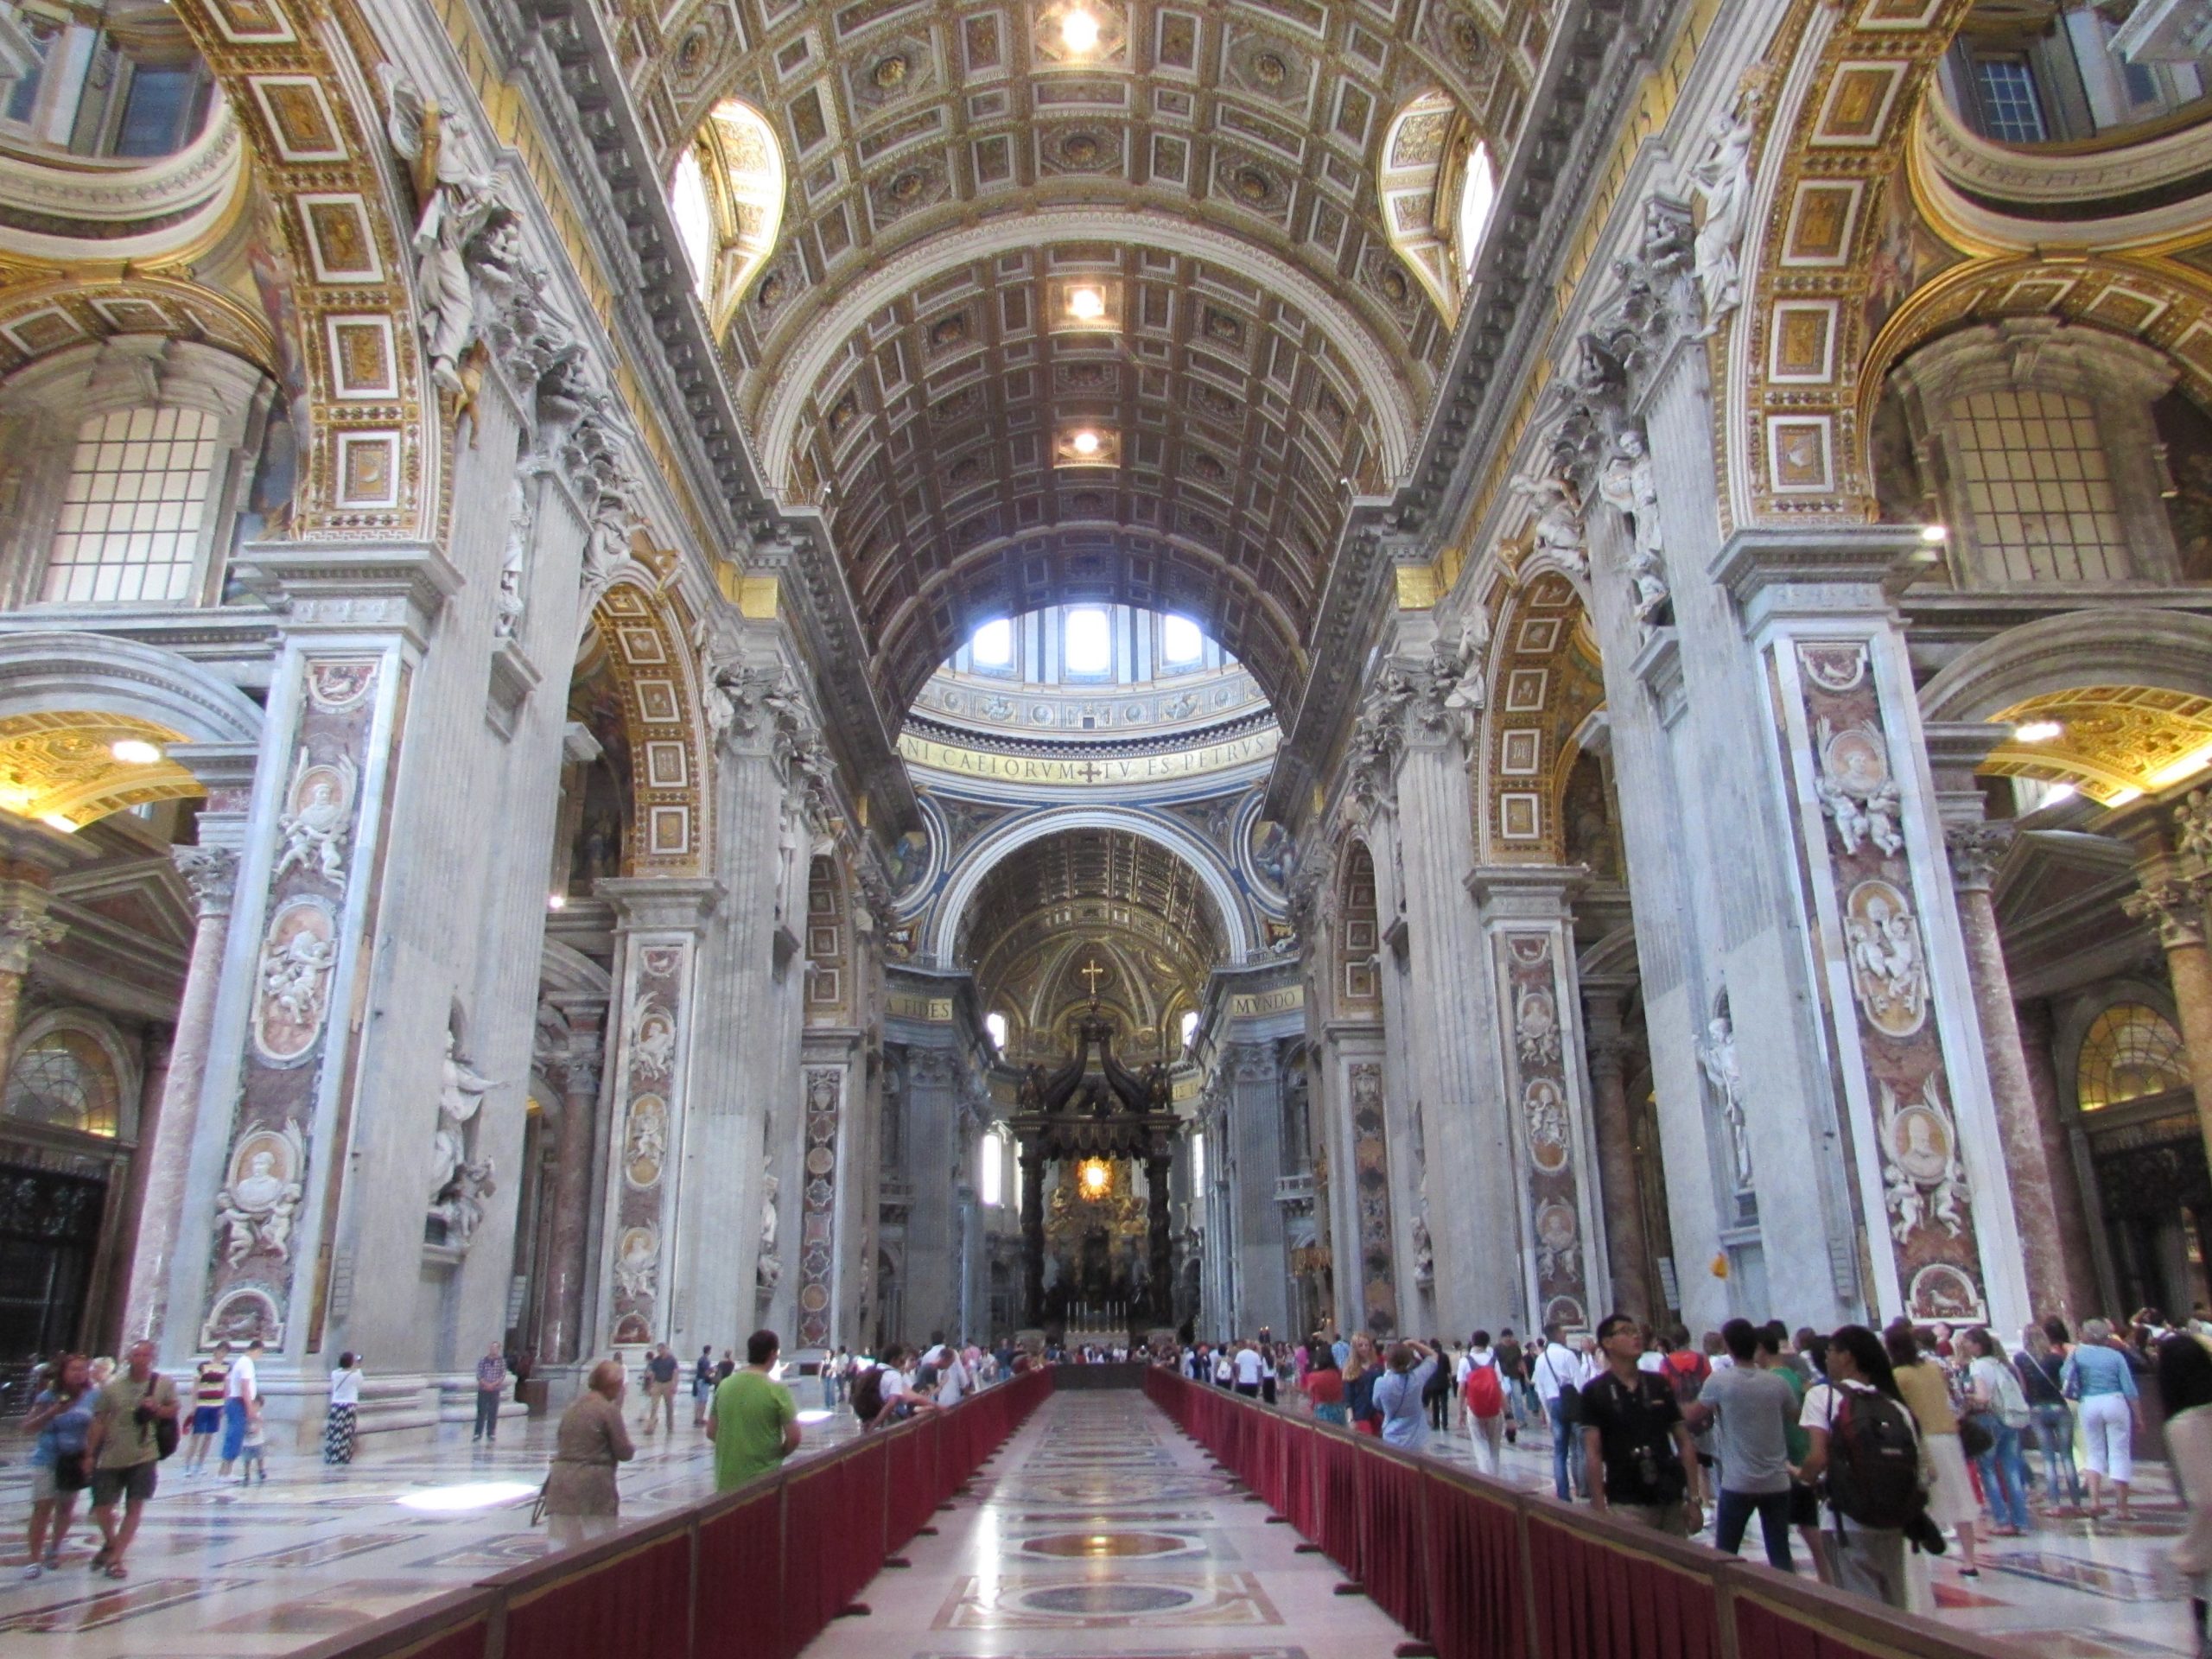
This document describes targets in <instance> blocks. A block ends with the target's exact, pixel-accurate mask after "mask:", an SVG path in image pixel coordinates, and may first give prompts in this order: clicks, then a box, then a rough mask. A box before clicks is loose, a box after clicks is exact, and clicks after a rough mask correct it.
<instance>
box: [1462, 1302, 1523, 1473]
mask: <svg viewBox="0 0 2212 1659" xmlns="http://www.w3.org/2000/svg"><path fill="white" fill-rule="evenodd" d="M1463 1363H1465V1367H1466V1380H1465V1382H1463V1383H1460V1385H1459V1400H1460V1405H1461V1409H1462V1413H1463V1414H1464V1415H1465V1418H1466V1420H1467V1435H1468V1440H1469V1443H1470V1445H1471V1447H1472V1449H1473V1452H1474V1454H1475V1469H1476V1471H1477V1472H1478V1473H1480V1474H1485V1475H1496V1474H1497V1473H1498V1472H1499V1459H1500V1458H1501V1456H1502V1455H1503V1454H1502V1453H1501V1452H1500V1450H1499V1448H1500V1446H1502V1445H1503V1442H1504V1439H1505V1430H1506V1427H1507V1423H1506V1411H1507V1406H1506V1390H1507V1389H1508V1388H1509V1387H1510V1384H1509V1383H1507V1382H1506V1380H1505V1375H1504V1370H1503V1364H1502V1363H1501V1361H1500V1359H1499V1357H1498V1352H1497V1350H1496V1349H1493V1348H1492V1347H1491V1345H1490V1332H1487V1331H1478V1332H1475V1333H1474V1335H1473V1336H1472V1337H1471V1338H1469V1339H1468V1342H1467V1352H1466V1357H1465V1361H1464V1362H1463Z"/></svg>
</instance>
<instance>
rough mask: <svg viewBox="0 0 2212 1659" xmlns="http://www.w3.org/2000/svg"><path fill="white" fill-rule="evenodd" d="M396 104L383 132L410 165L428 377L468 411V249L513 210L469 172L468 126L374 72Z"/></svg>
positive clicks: (471, 302)
mask: <svg viewBox="0 0 2212 1659" xmlns="http://www.w3.org/2000/svg"><path fill="white" fill-rule="evenodd" d="M377 79H378V80H380V81H381V82H382V83H383V84H384V89H385V98H386V99H387V100H388V101H389V103H390V105H391V115H390V117H389V118H387V120H386V123H385V131H386V134H387V135H388V136H389V137H390V138H391V147H392V149H394V150H396V151H397V153H398V154H399V156H400V157H401V159H402V160H404V161H405V162H408V163H409V171H410V177H411V178H412V181H413V182H414V186H415V200H416V203H417V204H418V206H419V208H420V213H419V216H418V217H417V218H416V221H415V238H414V249H415V289H416V302H417V303H418V304H419V305H420V306H421V307H422V310H423V345H424V346H425V347H426V348H427V349H428V352H429V359H430V378H431V379H433V380H434V381H435V382H436V383H437V385H438V388H439V390H441V391H447V392H450V393H451V394H453V397H454V399H455V400H456V401H457V402H459V403H461V404H463V405H466V404H467V402H468V386H467V383H466V382H465V381H464V380H463V379H462V378H461V359H463V358H465V357H466V356H467V354H468V350H469V347H471V346H474V344H475V343H476V333H477V329H476V280H475V277H474V274H473V273H472V271H471V270H470V267H469V257H468V256H469V249H470V247H471V245H473V244H474V242H475V240H476V238H478V237H479V236H480V235H482V234H483V233H484V232H485V231H486V230H487V229H489V228H491V227H492V226H493V225H494V224H496V223H498V222H499V221H500V220H502V219H505V218H506V217H507V216H508V215H509V213H510V212H511V210H510V209H509V208H508V207H507V205H506V203H505V201H504V200H502V199H501V197H500V194H499V181H498V180H497V179H496V178H494V177H493V175H492V174H490V173H489V172H487V171H485V170H483V169H481V168H476V167H473V166H471V165H470V163H469V161H468V158H467V153H466V152H467V145H466V143H465V142H461V141H464V140H465V139H466V137H467V132H468V128H467V124H465V123H462V122H461V121H457V120H453V119H449V118H448V117H447V116H446V114H445V112H444V111H442V110H441V109H440V108H439V107H438V102H437V100H436V99H429V98H424V97H423V93H422V91H421V89H420V88H419V87H417V86H416V85H415V83H414V82H413V81H411V80H410V79H408V78H407V76H406V74H405V73H404V72H403V71H401V70H400V69H399V68H398V67H397V66H396V65H393V64H389V63H383V64H378V66H377Z"/></svg>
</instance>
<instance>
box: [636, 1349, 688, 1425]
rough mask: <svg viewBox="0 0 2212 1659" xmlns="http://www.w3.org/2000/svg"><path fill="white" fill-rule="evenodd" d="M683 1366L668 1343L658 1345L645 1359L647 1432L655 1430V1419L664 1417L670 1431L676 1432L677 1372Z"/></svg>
mask: <svg viewBox="0 0 2212 1659" xmlns="http://www.w3.org/2000/svg"><path fill="white" fill-rule="evenodd" d="M682 1369H683V1367H681V1366H680V1365H678V1364H677V1360H676V1355H675V1354H674V1353H673V1352H672V1351H671V1350H670V1348H669V1345H668V1344H666V1343H662V1344H659V1345H658V1347H656V1348H655V1349H654V1350H653V1351H652V1357H650V1358H648V1359H647V1360H646V1361H645V1433H648V1434H650V1433H652V1432H653V1427H654V1420H655V1419H656V1418H664V1419H665V1420H666V1421H667V1423H668V1432H669V1433H671V1434H673V1433H676V1374H677V1371H679V1370H682Z"/></svg>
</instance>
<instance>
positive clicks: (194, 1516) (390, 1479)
mask: <svg viewBox="0 0 2212 1659" xmlns="http://www.w3.org/2000/svg"><path fill="white" fill-rule="evenodd" d="M801 1403H802V1404H803V1405H812V1404H814V1403H815V1402H814V1401H812V1400H810V1399H808V1400H803V1401H802V1402H801ZM632 1410H633V1411H634V1410H635V1407H634V1405H633V1407H632ZM854 1431H855V1425H854V1422H853V1419H852V1415H851V1414H850V1413H849V1412H842V1413H840V1414H839V1417H838V1420H837V1421H835V1422H832V1423H825V1424H820V1425H810V1426H809V1427H808V1428H807V1430H806V1437H807V1446H806V1450H807V1451H809V1452H813V1451H819V1450H821V1449H823V1448H825V1447H827V1446H833V1445H836V1444H837V1443H838V1442H840V1441H842V1440H846V1439H849V1437H850V1436H851V1435H852V1433H854ZM552 1438H553V1423H552V1421H550V1420H544V1421H537V1422H531V1423H530V1424H529V1425H528V1426H527V1427H524V1425H523V1424H522V1423H519V1422H515V1423H510V1424H508V1425H506V1426H505V1428H504V1430H503V1432H502V1433H501V1435H500V1440H499V1446H498V1447H497V1448H496V1449H486V1448H482V1447H478V1446H471V1445H470V1444H469V1441H468V1437H467V1430H466V1428H454V1429H450V1430H448V1431H447V1432H446V1438H445V1439H444V1440H442V1441H440V1442H439V1443H438V1444H436V1445H423V1446H413V1447H409V1448H405V1449H400V1450H387V1449H380V1448H378V1446H376V1445H375V1444H374V1442H373V1441H372V1442H369V1443H367V1445H366V1446H365V1448H364V1451H363V1454H362V1457H361V1459H360V1460H359V1461H358V1462H356V1463H355V1464H354V1465H353V1466H352V1467H351V1468H348V1469H326V1468H324V1467H323V1466H322V1465H321V1462H320V1461H318V1460H317V1459H315V1458H314V1457H311V1456H307V1455H302V1456H298V1457H286V1456H282V1455H279V1454H277V1453H276V1452H273V1451H272V1452H271V1454H270V1459H269V1481H268V1484H265V1485H256V1486H253V1487H251V1488H248V1487H241V1486H238V1485H236V1484H231V1483H228V1482H225V1481H221V1480H219V1479H217V1478H214V1477H213V1476H212V1475H208V1476H203V1477H200V1478H188V1477H187V1476H186V1475H185V1473H184V1462H183V1459H182V1458H181V1457H179V1458H176V1459H172V1460H171V1461H170V1462H168V1463H166V1464H164V1465H162V1477H161V1491H160V1492H159V1494H158V1495H157V1496H156V1497H155V1499H154V1501H153V1503H151V1504H149V1506H148V1508H147V1510H146V1521H145V1524H144V1526H143V1528H142V1529H140V1532H139V1535H138V1539H137V1542H136V1543H135V1544H134V1545H133V1546H132V1547H131V1551H130V1569H131V1576H130V1580H129V1581H128V1582H127V1583H124V1584H111V1583H109V1582H108V1581H107V1580H105V1579H96V1578H94V1577H93V1576H92V1574H91V1573H89V1572H88V1571H86V1562H87V1561H89V1560H91V1557H92V1549H93V1548H94V1547H95V1546H96V1545H97V1544H98V1542H99V1535H98V1533H97V1532H95V1531H94V1530H93V1529H92V1524H91V1521H90V1519H89V1517H88V1516H86V1513H85V1510H84V1509H83V1506H82V1505H81V1504H80V1505H79V1510H78V1519H77V1523H76V1525H75V1527H74V1528H73V1529H72V1531H71V1534H70V1543H69V1548H68V1549H67V1551H66V1553H65V1554H64V1558H63V1564H62V1566H61V1567H60V1569H59V1570H58V1571H55V1572H52V1573H48V1574H47V1575H46V1576H45V1577H44V1578H41V1579H39V1580H35V1581H32V1582H28V1583H27V1582H25V1581H24V1580H22V1577H21V1576H20V1575H21V1573H22V1568H23V1564H24V1561H25V1559H26V1557H25V1555H24V1554H23V1532H22V1528H23V1522H24V1519H25V1517H26V1516H28V1514H29V1508H30V1503H29V1491H30V1477H29V1471H28V1470H26V1469H25V1467H24V1466H23V1463H22V1456H23V1453H24V1452H26V1451H28V1450H29V1444H28V1442H23V1441H18V1440H15V1439H14V1438H13V1437H9V1438H7V1439H5V1440H0V1459H5V1461H4V1462H0V1523H4V1525H5V1526H6V1529H7V1530H6V1532H5V1533H4V1534H0V1652H5V1653H6V1654H7V1655H8V1656H9V1659H16V1656H18V1655H22V1656H24V1659H34V1656H35V1659H139V1656H159V1659H172V1656H174V1659H194V1656H200V1655H222V1656H226V1659H259V1656H264V1655H273V1654H283V1653H289V1652H291V1651H293V1650H295V1649H299V1648H303V1647H307V1646H308V1645H309V1644H311V1643H315V1642H317V1641H320V1640H321V1639H322V1638H323V1637H327V1636H329V1635H331V1634H332V1633H334V1631H339V1630H346V1629H348V1628H350V1627H352V1626H353V1625H355V1624H359V1623H361V1622H362V1621H363V1620H365V1619H370V1618H383V1617H385V1615H387V1614H390V1613H396V1612H399V1611H404V1609H405V1608H406V1607H408V1606H409V1605H411V1604H413V1603H416V1602H421V1601H426V1600H428V1599H430V1598H432V1597H435V1596H439V1595H442V1594H444V1593H445V1592H447V1591H449V1590H454V1589H459V1588H461V1587H463V1586H467V1585H471V1584H474V1583H475V1582H476V1581H477V1580H480V1579H481V1578H483V1577H485V1576H486V1574H487V1573H496V1572H500V1571H503V1570H505V1568H508V1567H518V1566H523V1565H524V1564H526V1563H528V1562H530V1561H533V1560H537V1557H538V1556H540V1555H541V1554H543V1553H544V1552H545V1548H546V1537H545V1529H544V1528H543V1526H539V1527H537V1528H532V1527H531V1525H530V1524H529V1522H530V1503H531V1500H530V1494H531V1492H533V1491H535V1490H536V1488H537V1484H538V1482H540V1481H541V1480H543V1478H544V1476H545V1460H546V1457H547V1455H548V1453H549V1452H550V1451H551V1448H552ZM638 1446H639V1452H638V1459H637V1461H636V1462H634V1463H632V1464H631V1465H628V1466H627V1467H626V1469H625V1470H624V1471H623V1473H622V1476H621V1485H622V1507H623V1517H624V1519H625V1521H626V1522H642V1521H645V1520H648V1519H651V1518H652V1517H653V1516H659V1515H664V1514H666V1513H667V1512H668V1511H669V1510H672V1509H677V1508H680V1507H682V1506H683V1504H685V1503H691V1502H694V1501H696V1499H698V1498H701V1497H706V1496H707V1495H708V1494H709V1493H710V1492H712V1491H714V1470H713V1465H712V1463H711V1461H710V1454H709V1446H708V1444H707V1439H706V1435H705V1433H704V1432H703V1431H702V1430H700V1429H696V1428H694V1427H691V1426H690V1424H688V1423H683V1424H679V1425H678V1426H677V1431H676V1433H675V1434H674V1435H673V1436H667V1435H656V1436H655V1437H653V1438H652V1439H650V1440H647V1439H644V1438H642V1437H640V1438H639V1442H638ZM500 1481H503V1482H508V1483H511V1484H515V1485H517V1486H518V1487H520V1488H521V1495H520V1496H514V1497H506V1498H505V1499H503V1500H502V1501H500V1502H498V1503H493V1504H492V1505H491V1506H489V1507H486V1508H484V1509H480V1510H465V1511H461V1512H458V1513H424V1512H423V1511H420V1510H413V1509H409V1508H406V1507H404V1506H403V1505H402V1504H401V1503H399V1501H398V1500H399V1499H400V1498H402V1497H406V1496H408V1495H409V1494H410V1493H420V1492H423V1491H429V1490H432V1489H436V1488H449V1487H454V1486H458V1485H462V1484H477V1483H491V1482H500Z"/></svg>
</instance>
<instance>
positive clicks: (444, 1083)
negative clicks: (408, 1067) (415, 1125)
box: [430, 1027, 497, 1211]
mask: <svg viewBox="0 0 2212 1659" xmlns="http://www.w3.org/2000/svg"><path fill="white" fill-rule="evenodd" d="M455 1050H456V1045H455V1041H454V1033H453V1031H452V1029H451V1028H450V1027H448V1029H447V1031H446V1049H445V1056H444V1058H442V1059H441V1060H440V1061H439V1063H438V1070H439V1084H438V1127H437V1129H436V1132H435V1134H434V1135H433V1136H432V1137H431V1143H430V1205H431V1207H432V1209H433V1211H435V1209H436V1208H437V1206H438V1205H441V1204H442V1203H443V1202H444V1201H445V1200H446V1198H448V1196H449V1194H450V1192H451V1189H452V1188H453V1186H454V1182H455V1180H456V1179H457V1178H458V1177H460V1176H461V1174H462V1173H463V1172H464V1171H466V1170H468V1169H469V1168H470V1167H471V1166H472V1165H474V1162H475V1160H474V1159H473V1158H472V1157H471V1155H470V1154H471V1150H472V1147H473V1146H474V1141H475V1139H476V1130H475V1125H476V1123H477V1122H478V1119H479V1116H480V1114H481V1112H482V1110H483V1107H484V1096H485V1095H486V1092H488V1091H489V1090H492V1089H493V1088H495V1087H497V1085H496V1084H493V1082H492V1080H491V1079H490V1078H488V1077H480V1076H478V1075H477V1073H476V1071H475V1070H474V1068H473V1067H471V1066H470V1065H469V1064H468V1062H467V1060H465V1059H463V1058H461V1056H460V1054H459V1053H458V1052H455ZM481 1170H482V1173H481V1175H480V1176H479V1177H477V1178H476V1179H478V1181H479V1182H480V1186H481V1190H482V1191H484V1192H489V1191H490V1190H491V1175H492V1166H491V1160H489V1159H486V1160H483V1162H482V1165H481Z"/></svg>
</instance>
